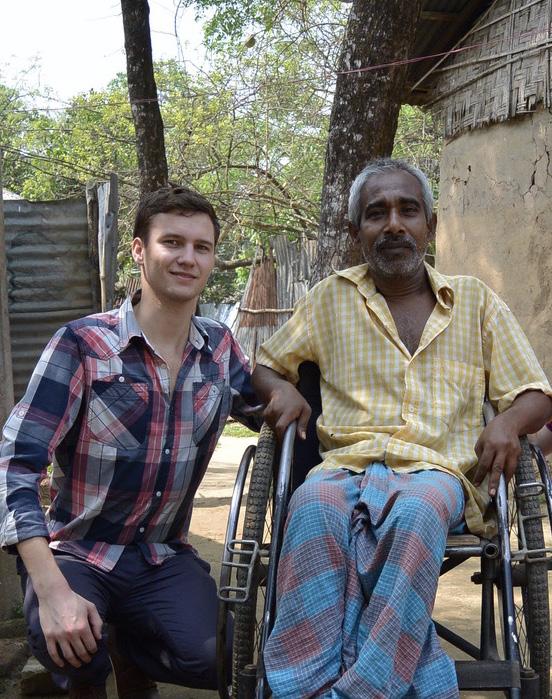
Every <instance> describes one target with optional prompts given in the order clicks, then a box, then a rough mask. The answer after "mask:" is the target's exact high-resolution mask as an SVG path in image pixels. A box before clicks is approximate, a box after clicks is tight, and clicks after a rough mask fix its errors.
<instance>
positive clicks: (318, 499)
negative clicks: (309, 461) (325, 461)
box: [289, 471, 351, 513]
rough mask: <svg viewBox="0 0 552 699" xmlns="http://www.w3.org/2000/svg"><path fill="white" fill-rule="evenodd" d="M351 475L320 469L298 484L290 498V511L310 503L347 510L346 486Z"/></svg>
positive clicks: (307, 505)
mask: <svg viewBox="0 0 552 699" xmlns="http://www.w3.org/2000/svg"><path fill="white" fill-rule="evenodd" d="M350 479H351V475H350V474H349V473H348V472H345V471H339V472H338V471H330V472H324V471H320V472H318V473H316V474H314V475H313V476H311V477H310V478H307V480H306V481H305V482H304V483H303V484H302V485H300V486H299V487H298V488H297V490H296V491H295V493H294V494H293V497H292V498H291V501H290V505H289V510H290V513H291V512H294V511H297V510H298V509H301V508H303V507H307V508H309V506H311V505H315V506H321V507H322V508H324V506H328V507H329V508H337V509H338V510H344V511H345V510H347V511H348V510H349V509H350V507H349V504H348V497H347V495H348V489H349V488H348V486H349V485H350V482H349V480H350Z"/></svg>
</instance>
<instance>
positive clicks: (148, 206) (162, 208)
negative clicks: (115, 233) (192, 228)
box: [133, 184, 220, 245]
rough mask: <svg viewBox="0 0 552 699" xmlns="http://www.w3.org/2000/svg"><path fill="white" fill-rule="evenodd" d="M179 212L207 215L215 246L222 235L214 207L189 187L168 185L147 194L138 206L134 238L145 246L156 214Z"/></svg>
mask: <svg viewBox="0 0 552 699" xmlns="http://www.w3.org/2000/svg"><path fill="white" fill-rule="evenodd" d="M172 211H177V212H178V213H181V214H184V215H186V214H194V213H201V214H207V216H209V218H210V219H211V221H212V223H213V228H214V229H215V245H216V244H217V241H218V239H219V235H220V222H219V220H218V218H217V215H216V213H215V210H214V208H213V205H212V204H211V202H210V201H208V200H207V199H206V198H205V197H204V196H203V195H201V194H199V192H194V191H193V190H192V189H188V188H187V187H180V186H178V185H173V184H170V185H167V186H166V187H161V188H160V189H156V190H155V191H154V192H148V193H147V194H145V195H144V196H143V197H142V198H141V199H140V202H139V204H138V210H137V212H136V218H135V220H134V231H133V237H134V238H141V239H142V241H143V242H144V244H146V243H147V241H148V234H149V225H150V221H151V219H152V217H153V216H155V214H168V213H171V212H172Z"/></svg>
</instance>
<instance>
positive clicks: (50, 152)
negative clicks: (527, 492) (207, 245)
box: [0, 0, 440, 302]
mask: <svg viewBox="0 0 552 699" xmlns="http://www.w3.org/2000/svg"><path fill="white" fill-rule="evenodd" d="M180 4H181V5H182V6H184V3H180ZM189 4H191V3H189ZM193 5H194V7H196V9H197V11H198V13H199V14H201V13H204V17H205V20H204V21H205V24H204V28H205V34H206V41H207V42H208V46H209V57H208V61H207V62H206V64H205V65H204V66H202V67H201V68H194V69H191V68H190V67H189V66H188V65H187V64H185V63H181V62H178V61H176V60H172V61H162V62H157V63H156V64H155V65H154V72H155V81H156V84H157V89H158V93H159V105H160V110H161V115H162V118H163V122H164V138H165V147H166V157H167V164H168V176H169V180H170V181H173V182H179V183H183V184H186V185H188V186H191V187H194V188H196V189H198V190H199V191H201V192H202V193H203V194H205V195H206V196H207V197H208V198H210V199H211V200H212V201H213V203H214V205H215V208H216V209H217V212H218V214H219V217H220V219H221V222H222V235H221V241H220V246H219V249H218V258H219V269H218V270H217V272H216V273H215V274H214V275H213V278H212V280H211V283H210V285H209V288H208V289H207V293H206V295H205V298H206V300H209V301H214V302H217V301H230V300H237V298H239V295H240V293H241V290H242V289H243V286H244V284H245V280H246V278H247V273H248V269H247V266H240V265H248V264H250V262H251V260H252V259H254V257H255V256H256V255H259V254H260V251H261V250H263V249H264V250H267V249H268V246H269V242H270V239H271V237H273V236H275V235H286V236H288V237H289V238H291V239H296V238H301V237H306V238H315V237H316V236H317V235H318V223H319V217H320V208H321V207H320V205H321V202H320V197H321V190H322V179H323V172H324V158H325V150H326V143H327V137H328V126H329V119H330V113H331V108H332V101H333V95H334V89H335V80H336V64H337V60H338V54H339V47H340V43H341V39H342V37H343V32H344V27H345V25H346V21H347V15H348V10H349V5H348V4H345V3H341V2H336V1H334V0H318V1H316V2H315V1H314V0H287V2H285V1H284V0H280V1H279V2H269V1H268V0H246V1H245V2H243V1H242V0H240V1H239V2H237V1H234V0H211V1H207V0H196V1H195V2H194V3H193ZM121 33H122V28H121ZM0 83H1V73H0ZM0 116H2V119H1V121H0V147H2V148H3V149H4V153H5V155H4V158H5V164H4V186H5V187H7V188H9V189H11V190H13V191H15V192H17V193H18V194H21V195H22V196H24V197H26V198H29V199H50V198H61V197H66V196H72V195H74V194H76V193H79V194H81V193H82V191H83V188H84V185H85V184H86V182H88V181H90V180H93V179H96V180H97V179H103V178H105V177H106V176H107V175H108V174H109V173H110V172H115V173H116V174H117V175H118V177H119V190H120V197H121V225H120V229H121V231H122V241H121V249H120V253H119V262H120V268H121V278H122V279H123V280H124V278H125V276H128V275H129V274H130V273H131V270H132V261H131V258H130V255H129V252H128V250H129V230H130V225H131V221H132V216H133V212H134V207H135V204H136V201H137V198H138V194H139V184H140V182H139V177H138V162H137V157H136V150H135V133H134V127H133V120H132V113H131V109H130V106H129V100H128V91H127V78H126V75H122V74H121V75H116V76H114V77H113V80H112V81H111V82H110V83H109V85H107V87H106V88H105V90H102V91H101V92H89V93H85V94H79V95H75V96H74V97H73V98H72V99H71V100H69V102H68V103H63V104H60V103H59V102H58V101H56V100H53V99H51V96H50V95H47V96H46V99H45V98H44V96H41V95H38V94H33V93H23V91H18V90H17V89H15V88H11V87H8V86H2V85H1V84H0ZM436 133H437V130H436V128H435V125H434V124H433V121H432V118H431V117H430V116H428V115H424V114H422V113H421V112H419V111H418V110H417V109H415V108H413V107H403V109H402V112H401V117H400V119H399V125H398V131H397V137H396V140H395V153H396V154H397V155H399V156H404V157H407V158H408V159H409V160H411V161H414V162H417V163H418V164H420V165H421V166H422V167H423V168H424V169H425V171H426V172H428V171H429V173H430V174H436V162H437V156H438V152H439V148H440V143H439V139H438V138H437V136H436ZM434 181H435V182H436V181H437V180H436V177H435V180H434Z"/></svg>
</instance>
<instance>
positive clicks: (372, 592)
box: [265, 463, 464, 699]
mask: <svg viewBox="0 0 552 699" xmlns="http://www.w3.org/2000/svg"><path fill="white" fill-rule="evenodd" d="M463 511H464V493H463V490H462V486H461V484H460V481H459V480H458V479H456V478H455V477H453V476H450V475H448V474H446V473H443V472H440V471H435V470H427V471H422V472H416V473H407V474H404V473H396V472H394V471H392V470H391V469H389V468H387V467H386V466H385V465H383V464H381V463H373V464H371V465H370V466H369V467H368V468H367V469H366V471H365V472H364V473H363V474H352V473H351V472H350V471H346V470H343V469H341V470H337V471H318V472H315V473H313V474H312V475H311V476H310V477H309V478H307V481H306V482H305V483H304V484H303V486H301V487H300V488H299V489H298V490H297V491H296V493H295V494H294V496H293V498H292V501H291V504H290V512H289V516H288V521H287V524H286V533H285V537H284V545H283V550H282V555H281V558H280V564H279V571H278V603H277V616H276V623H275V626H274V629H273V631H272V634H271V636H270V638H269V640H268V643H267V646H266V649H265V665H266V671H267V677H268V680H269V683H270V687H271V689H272V692H273V696H274V698H275V699H284V698H286V699H306V698H307V697H323V698H324V699H399V697H412V698H413V697H416V698H417V699H430V698H431V699H453V698H457V697H458V686H457V681H456V673H455V669H454V663H453V662H452V660H451V659H450V658H449V657H448V656H447V655H446V654H445V653H444V651H443V650H442V648H441V646H440V643H439V640H438V638H437V634H436V631H435V627H434V625H433V622H432V620H431V613H432V610H433V604H434V600H435V594H436V590H437V581H438V577H439V570H440V566H441V562H442V558H443V555H444V551H445V546H446V537H447V532H448V530H449V529H451V528H453V527H455V526H457V525H458V524H459V523H460V522H461V521H462V518H463Z"/></svg>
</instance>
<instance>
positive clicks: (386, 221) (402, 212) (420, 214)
mask: <svg viewBox="0 0 552 699" xmlns="http://www.w3.org/2000/svg"><path fill="white" fill-rule="evenodd" d="M435 225H436V217H435V215H433V216H432V219H431V221H430V222H429V223H428V221H427V219H426V214H425V209H424V202H423V193H422V188H421V185H420V183H419V182H418V180H417V179H416V178H415V177H414V176H413V175H411V174H410V173H409V172H405V171H404V170H390V171H388V172H384V173H382V174H381V175H378V176H377V177H376V176H372V177H370V178H369V179H368V181H367V182H366V184H365V185H364V188H363V190H362V195H361V218H360V226H359V227H358V228H357V227H356V226H355V225H354V224H349V230H350V233H351V236H352V237H353V238H354V239H355V240H357V241H358V243H359V244H360V246H361V249H362V253H363V256H364V259H365V261H366V262H367V263H368V269H369V271H370V273H371V274H372V276H374V277H375V278H376V279H377V278H378V277H379V278H385V279H393V278H409V277H413V276H414V275H415V274H416V273H417V272H418V271H419V270H420V268H421V267H422V264H423V259H424V256H425V253H426V250H427V246H428V243H429V242H430V241H431V240H433V238H434V236H435Z"/></svg>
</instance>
